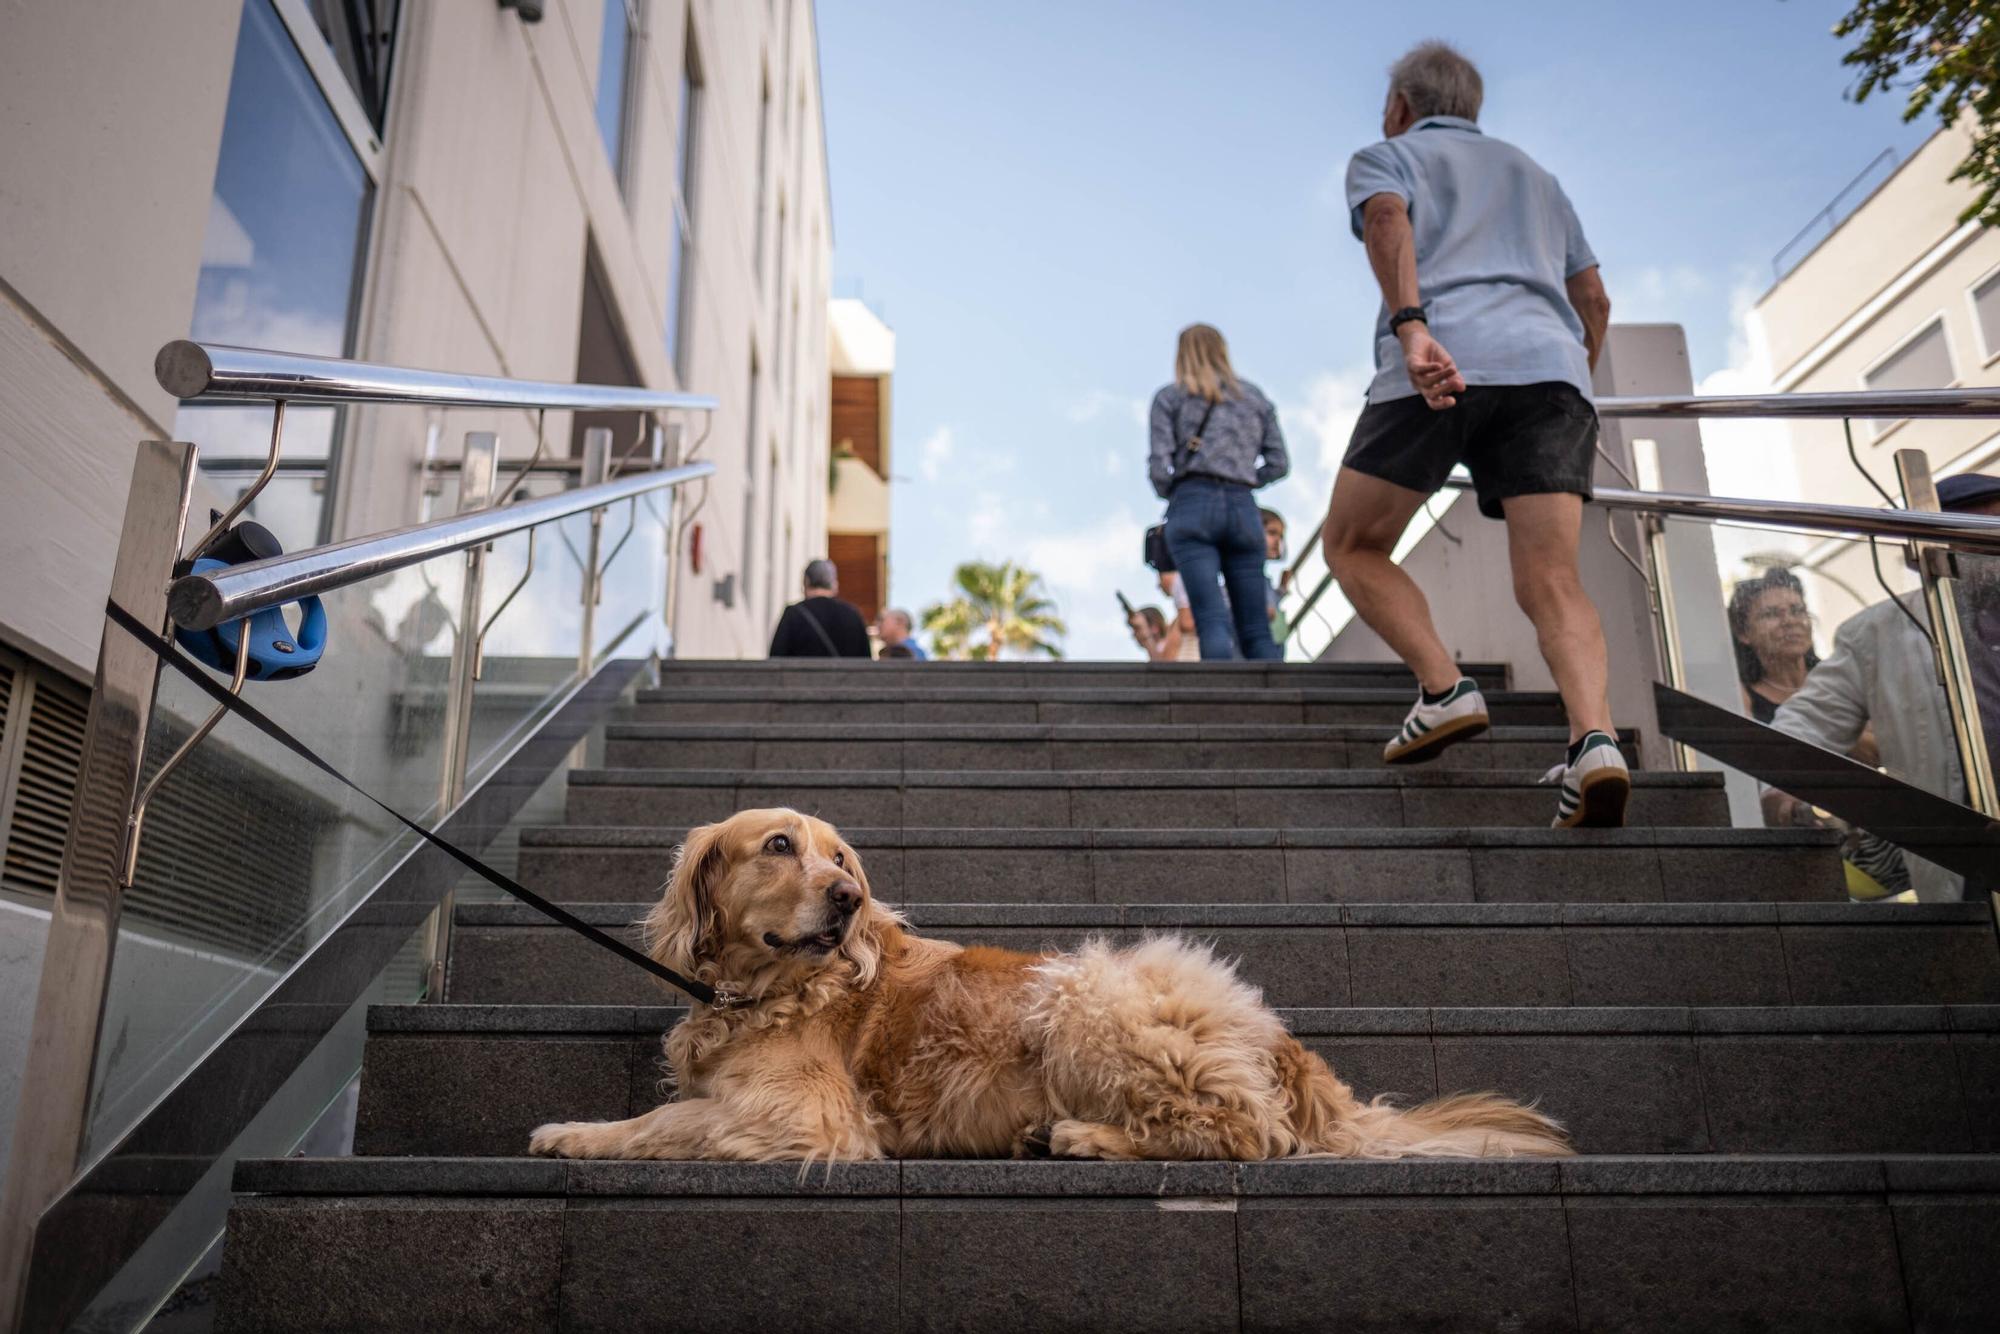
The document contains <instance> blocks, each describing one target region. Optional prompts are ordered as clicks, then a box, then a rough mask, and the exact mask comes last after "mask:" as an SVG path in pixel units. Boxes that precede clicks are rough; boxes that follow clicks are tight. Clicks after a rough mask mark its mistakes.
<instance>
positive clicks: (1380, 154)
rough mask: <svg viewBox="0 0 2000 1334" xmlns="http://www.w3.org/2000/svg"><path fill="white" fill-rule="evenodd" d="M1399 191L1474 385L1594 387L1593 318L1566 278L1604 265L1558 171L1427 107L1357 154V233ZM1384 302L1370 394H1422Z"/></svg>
mask: <svg viewBox="0 0 2000 1334" xmlns="http://www.w3.org/2000/svg"><path fill="white" fill-rule="evenodd" d="M1379 194H1392V195H1398V196H1401V198H1402V199H1403V202H1404V203H1405V204H1407V205H1408V206H1409V210H1410V228H1411V230H1412V231H1413V232H1414V233H1415V234H1416V243H1417V290H1418V291H1419V293H1420V294H1421V295H1422V298H1423V303H1424V306H1425V307H1426V309H1427V311H1428V313H1429V316H1430V327H1431V333H1432V334H1433V335H1435V336H1436V338H1437V340H1438V342H1440V343H1442V344H1444V348H1445V351H1447V352H1449V353H1451V356H1452V360H1454V361H1456V362H1457V363H1458V369H1459V371H1460V372H1461V373H1462V374H1463V375H1464V376H1465V382H1466V383H1467V384H1469V385H1470V384H1539V383H1542V382H1544V381H1550V380H1560V381H1564V382H1566V383H1568V384H1573V385H1575V386H1576V388H1577V390H1578V391H1579V392H1580V393H1582V395H1583V396H1584V397H1585V398H1589V397H1590V357H1589V354H1588V353H1587V352H1586V351H1585V349H1584V343H1583V321H1582V320H1581V319H1579V318H1578V317H1577V313H1576V310H1575V309H1574V308H1573V307H1572V306H1571V305H1570V304H1569V295H1568V293H1567V291H1566V290H1565V288H1564V282H1565V280H1567V279H1568V278H1570V277H1572V276H1573V275H1575V274H1578V273H1581V272H1582V271H1583V270H1585V269H1587V268H1590V267H1591V266H1592V265H1594V264H1596V263H1597V257H1596V256H1595V255H1593V254H1592V253H1591V252H1590V245H1589V243H1588V242H1586V241H1585V240H1584V239H1583V225H1582V224H1581V223H1579V222H1578V221H1577V220H1576V210H1575V209H1574V208H1572V207H1571V206H1570V202H1569V197H1568V196H1567V195H1565V194H1564V193H1563V191H1562V186H1560V185H1558V184H1556V178H1555V177H1553V176H1551V175H1549V173H1548V172H1546V171H1544V170H1542V168H1540V167H1539V166H1537V165H1536V164H1535V161H1534V159H1532V158H1530V157H1529V156H1528V155H1527V154H1526V153H1523V152H1522V151H1521V150H1520V149H1518V148H1516V147H1514V145H1512V144H1510V143H1507V142H1505V141H1503V140H1500V139H1494V138H1491V137H1489V136H1487V135H1486V134H1484V133H1482V132H1481V131H1480V129H1479V127H1478V126H1477V125H1475V124H1473V123H1472V122H1471V121H1469V120H1466V119H1464V118H1462V117H1459V116H1426V117H1424V118H1423V119H1422V120H1420V121H1418V122H1417V123H1416V124H1414V125H1412V126H1411V127H1410V128H1409V129H1408V130H1406V131H1404V132H1403V133H1402V134H1399V135H1397V136H1396V137H1395V138H1393V139H1385V140H1383V141H1382V142H1381V143H1379V144H1370V145H1369V146H1368V147H1366V148H1364V149H1362V150H1361V151H1360V152H1358V153H1356V154H1355V155H1354V157H1353V159H1352V160H1350V161H1349V162H1348V164H1347V207H1348V211H1349V214H1350V218H1351V221H1352V223H1353V227H1354V235H1355V236H1356V237H1359V236H1360V235H1361V234H1362V233H1361V206H1362V205H1363V204H1366V203H1367V202H1368V201H1369V200H1370V199H1372V198H1373V197H1374V196H1376V195H1379ZM1389 313H1390V312H1389V309H1388V307H1387V306H1386V305H1385V306H1384V307H1383V308H1382V310H1381V312H1380V314H1379V315H1378V316H1377V317H1376V320H1375V379H1374V380H1373V381H1372V382H1371V383H1370V384H1369V386H1368V401H1369V402H1370V403H1381V402H1384V401H1386V400H1388V399H1393V398H1406V397H1408V396H1409V395H1411V394H1414V393H1416V392H1417V391H1416V388H1415V387H1414V386H1413V385H1411V383H1410V377H1409V374H1408V373H1407V372H1406V371H1405V370H1404V368H1403V348H1402V344H1401V343H1399V342H1398V341H1397V340H1396V336H1395V335H1394V334H1392V333H1390V332H1389Z"/></svg>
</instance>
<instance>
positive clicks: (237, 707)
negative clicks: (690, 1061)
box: [104, 602, 746, 1009]
mask: <svg viewBox="0 0 2000 1334" xmlns="http://www.w3.org/2000/svg"><path fill="white" fill-rule="evenodd" d="M104 614H105V615H106V616H108V617H110V618H111V620H112V621H113V622H114V623H115V624H117V626H118V627H119V628H120V629H122V630H123V631H125V633H126V634H128V635H131V636H132V637H133V638H134V639H136V640H138V641H139V642H140V643H141V644H144V645H145V646H146V647H147V648H149V649H151V650H152V651H153V655H154V656H155V657H157V658H159V660H160V661H161V662H164V663H165V664H167V666H169V667H171V668H173V669H174V670H175V671H177V672H179V673H180V674H181V675H182V676H185V677H186V678H187V679H188V680H190V681H192V682H194V684H195V685H196V686H197V687H199V688H200V689H201V691H202V692H203V693H204V694H206V695H207V696H208V697H209V698H210V699H212V700H214V701H215V702H216V703H217V704H220V705H221V706H222V707H223V708H225V709H227V710H229V711H230V712H231V713H233V714H235V715H236V716H237V717H239V718H241V719H242V720H243V721H244V722H246V723H249V724H250V725H251V726H252V727H254V728H256V729H257V730H258V731H260V732H262V733H263V734H264V735H265V736H267V737H270V738H271V740H273V741H275V742H277V743H278V744H279V745H281V746H283V747H284V748H285V749H286V750H289V751H291V752H292V753H293V754H294V755H297V756H298V757H299V758H300V759H302V760H304V761H305V762H306V763H307V764H310V765H311V766H313V768H315V769H318V770H319V771H320V772H321V773H323V774H325V775H326V776H327V777H329V778H331V779H333V780H334V781H335V782H337V783H339V784H341V785H342V786H344V787H346V788H347V789H348V790H349V791H351V792H353V793H354V794H355V795H357V796H359V797H362V798H365V799H366V800H368V801H371V802H373V803H374V804H375V805H377V806H380V807H381V808H382V809H383V810H384V811H386V812H387V813H388V814H389V817H390V818H391V819H393V820H396V821H397V822H398V823H400V824H401V825H402V826H403V827H404V828H405V829H408V830H411V831H412V832H414V833H415V834H416V835H417V836H418V837H419V838H421V839H423V840H424V841H425V842H426V843H429V844H430V845H431V846H432V847H434V848H436V849H438V850H439V851H440V852H442V853H444V854H445V855H446V856H448V857H450V858H451V859H452V860H453V861H456V862H457V863H459V865H461V866H463V867H465V869H466V870H468V871H471V872H472V873H473V874H475V875H477V876H479V877H480V878H481V879H482V880H485V881H486V882H487V883H488V884H490V885H493V886H494V887H495V888H498V889H502V890H505V891H506V892H507V893H509V894H512V895H513V896H514V897H515V898H517V899H519V900H520V901H521V902H523V903H525V904H527V905H528V906H529V907H530V908H533V909H534V910H535V911H536V912H538V913H540V914H542V915H543V916H544V917H547V918H549V919H550V920H551V921H554V922H557V923H559V924H560V925H563V926H566V927H568V928H569V929H570V930H572V931H574V932H576V933H577V934H578V935H580V936H582V937H583V938H584V939H586V940H588V941H590V942H591V943H592V944H594V945H597V946H600V947H601V948H603V949H607V950H610V951H611V952H612V953H613V954H616V955H617V956H618V957H619V958H621V959H624V960H625V961H626V962H627V963H631V964H636V965H637V966H638V967H640V968H643V969H645V970H646V971H647V972H649V973H651V974H652V975H653V976H654V977H657V978H659V979H660V980H661V981H662V982H665V983H667V984H668V985H670V986H673V987H677V988H679V989H680V990H682V991H685V992H686V993H687V994H688V995H690V996H692V997H694V998H695V999H696V1000H698V1001H700V1002H701V1003H702V1004H704V1005H715V1006H719V1007H721V1008H724V1009H728V1008H733V1007H735V1006H739V1005H742V1004H745V1003H746V1001H745V999H744V998H741V997H739V996H737V995H736V994H735V993H734V992H729V993H726V994H723V995H718V994H717V993H716V990H715V988H714V987H711V986H709V985H708V984H707V983H706V982H697V981H695V980H694V979H693V978H691V977H682V976H681V975H680V974H679V973H677V972H675V971H674V970H673V969H671V968H669V967H667V966H666V965H665V964H662V963H660V962H659V961H658V960H656V959H650V958H647V957H646V956H645V955H644V954H641V953H640V952H639V951H638V950H635V949H633V948H632V947H631V946H630V945H628V944H626V943H625V942H624V941H622V940H620V939H618V937H616V936H614V935H611V934H610V933H609V932H605V931H600V930H598V929H597V928H596V927H594V926H592V925H591V924H590V923H588V922H586V921H584V920H583V919H582V918H580V917H578V916H577V915H576V914H575V913H572V912H570V911H568V910H567V909H565V908H562V907H560V906H559V905H557V904H554V903H551V902H549V901H548V900H547V899H545V898H543V897H542V896H541V895H539V894H537V893H535V891H534V890H532V889H529V888H528V887H527V886H526V885H523V884H521V883H520V882H519V881H516V880H513V879H511V878H510V877H508V876H504V875H502V874H501V873H500V872H498V871H496V870H494V869H493V868H492V867H490V866H488V865H487V864H486V863H485V862H483V861H480V860H479V858H477V857H475V856H473V855H472V854H471V853H469V852H467V851H465V850H464V849H463V848H461V847H459V846H457V845H456V844H454V843H452V842H451V841H450V840H448V839H444V838H440V837H438V836H437V835H436V834H434V833H432V832H431V831H430V830H428V829H426V828H424V827H423V826H422V825H420V824H418V823H417V822H416V821H415V820H412V819H411V818H410V817H409V816H407V815H404V814H403V813H402V812H401V811H399V810H397V809H396V808H395V807H394V806H391V805H390V804H389V803H388V802H386V801H384V800H382V799H381V798H380V797H378V796H376V795H375V794H374V793H372V792H370V791H368V790H367V789H366V788H364V787H362V786H361V785H360V784H359V783H357V782H355V781H354V780H353V779H352V778H349V777H348V776H347V775H346V774H344V773H342V772H341V771H340V770H338V769H336V768H334V767H333V766H332V765H331V764H329V763H327V762H326V761H325V760H323V759H321V758H320V757H319V755H318V754H317V753H315V752H314V750H313V748H312V747H311V746H308V745H307V744H306V743H305V742H303V741H301V740H299V739H298V738H297V737H295V736H293V735H292V734H291V733H290V732H287V731H286V730H285V729H284V728H282V727H280V726H279V725H278V724H277V723H275V722H273V721H272V720H271V719H270V718H268V717H266V716H265V715H264V713H263V712H262V711H261V710H259V709H258V708H257V706H256V705H254V704H252V703H250V702H249V701H248V700H246V699H244V698H243V697H242V696H241V695H232V694H230V693H229V691H228V689H227V688H225V687H224V686H222V685H221V684H219V683H218V682H217V681H216V680H215V679H214V678H213V677H211V676H210V675H209V674H208V673H207V672H205V671H203V670H202V669H201V667H200V666H198V665H197V664H196V663H194V662H193V661H191V660H190V659H189V658H188V657H187V656H186V655H184V654H183V653H182V652H181V651H180V650H179V649H177V648H175V647H174V646H173V645H172V644H170V643H168V642H167V641H166V640H164V639H162V638H161V637H160V636H159V635H156V634H154V633H153V632H152V631H151V630H149V629H147V628H146V627H145V626H143V625H141V624H139V622H138V620H137V619H135V618H134V617H133V615H132V613H130V612H128V611H126V610H125V609H124V608H123V607H121V606H119V605H118V604H117V603H116V602H106V603H105V604H104Z"/></svg>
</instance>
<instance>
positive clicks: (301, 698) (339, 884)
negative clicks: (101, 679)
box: [89, 555, 464, 1149]
mask: <svg viewBox="0 0 2000 1334" xmlns="http://www.w3.org/2000/svg"><path fill="white" fill-rule="evenodd" d="M463 570H464V557H462V556H456V555H454V556H447V557H440V558H438V559H437V560H434V561H430V562H427V563H426V564H423V565H419V566H414V567H412V568H410V569H406V570H400V571H397V572H396V573H394V574H390V575H385V576H382V577H380V578H377V579H373V580H369V581H367V582H365V583H361V584H356V585H354V586H352V587H349V588H344V589H340V590H338V591H337V592H334V593H330V594H328V595H326V596H325V599H324V601H325V605H326V610H327V614H328V616H329V618H330V620H331V622H332V629H331V633H330V636H329V642H330V647H329V650H328V653H327V655H326V658H325V659H324V661H323V662H322V663H321V664H320V666H319V668H318V670H316V671H315V672H313V673H312V674H311V675H310V676H304V677H300V678H299V679H298V680H296V681H288V682H277V683H272V684H266V685H252V686H249V687H247V688H246V690H247V694H248V697H249V698H250V700H251V702H252V703H254V704H255V705H257V707H258V708H260V709H262V710H264V711H265V712H266V713H268V714H270V715H271V716H272V717H273V718H275V719H276V720H277V722H278V723H279V724H280V725H281V726H283V727H285V728H286V729H287V730H289V731H290V732H292V733H293V734H294V735H295V736H297V737H299V738H300V739H301V740H303V741H304V742H306V744H307V745H309V746H312V747H313V748H314V749H315V750H317V751H319V753H320V754H322V755H324V756H325V757H326V758H327V759H328V760H329V761H330V762H331V763H333V764H334V765H335V766H336V767H338V768H339V769H341V770H342V771H343V772H345V773H347V774H349V775H351V776H352V777H353V778H354V780H355V781H356V782H358V783H360V784H361V785H362V786H363V787H364V788H365V789H367V790H368V791H370V792H373V793H375V794H376V795H378V796H380V797H381V798H382V799H383V800H384V801H387V802H389V803H390V804H391V805H393V806H395V807H396V808H397V809H399V810H401V811H403V812H404V813H405V814H407V815H410V816H411V817H412V818H414V819H419V820H423V819H427V818H431V817H433V816H434V814H435V809H436V804H437V801H438V799H439V796H440V774H441V765H440V757H441V753H442V742H441V739H442V734H443V720H444V692H445V684H446V681H447V678H448V676H449V669H450V662H451V653H452V645H453V635H454V633H455V626H454V624H453V618H454V617H455V616H456V614H457V608H458V605H459V600H460V588H461V581H462V578H463ZM209 708H210V703H209V700H208V698H207V696H205V695H202V694H200V693H199V692H197V691H196V690H195V689H194V687H193V686H192V685H190V684H189V683H187V682H185V681H183V680H181V679H180V678H179V677H178V676H177V675H174V674H172V673H165V674H163V675H162V677H161V681H160V688H159V697H158V707H157V708H156V710H155V713H154V724H153V727H152V729H151V731H150V733H149V735H148V737H147V742H146V765H147V769H148V772H150V771H151V769H152V767H153V766H156V765H158V764H159V763H160V762H161V761H162V760H163V759H164V758H165V757H166V756H167V755H168V754H170V753H171V752H172V751H173V750H174V749H175V748H176V747H177V746H178V745H179V744H180V742H181V740H182V739H183V738H185V737H186V736H187V734H188V732H189V731H190V730H191V729H192V727H193V726H194V725H195V724H196V723H198V722H199V721H200V720H201V719H202V718H204V717H206V716H207V714H208V711H209ZM412 838H413V836H412V835H409V834H407V833H405V832H403V831H402V830H401V828H400V826H396V825H394V824H393V823H392V822H391V821H390V820H389V818H388V817H387V816H386V815H384V814H382V812H380V811H379V810H377V809H376V808H375V807H373V806H371V805H368V804H367V803H365V802H362V801H360V800H359V799H358V798H355V797H352V796H351V795H349V794H347V793H346V792H345V791H344V789H341V788H339V787H337V786H336V785H334V784H333V783H332V782H331V781H330V780H328V779H327V778H326V777H325V776H324V775H322V774H321V773H319V772H318V771H317V770H316V769H312V768H310V767H309V766H307V765H306V764H305V763H304V762H303V761H302V760H300V759H299V758H298V757H296V756H294V755H292V754H291V753H290V752H289V751H287V750H284V749H283V748H281V747H279V746H278V745H277V744H276V743H274V742H272V741H270V740H268V739H267V738H265V737H263V736H262V735H261V734H259V733H258V732H256V731H255V730H254V729H252V728H250V727H249V726H248V725H247V724H245V723H243V722H241V721H240V720H237V719H235V718H226V719H224V720H223V722H222V723H221V724H220V725H219V726H218V727H217V728H216V730H215V731H214V732H213V733H212V734H211V735H210V736H209V737H208V738H207V740H205V741H204V742H203V743H202V744H201V745H200V746H199V747H197V748H196V749H195V750H194V751H193V752H192V753H191V755H190V757H189V759H188V760H187V762H186V763H185V764H183V765H182V766H181V767H180V768H178V769H176V770H175V771H174V772H173V773H172V774H171V775H169V776H168V778H167V780H166V781H165V782H164V783H163V784H162V785H161V787H160V789H159V792H158V794H157V795H156V796H155V798H154V800H153V804H152V806H151V808H150V810H149V813H148V816H147V820H146V836H145V840H144V842H143V843H142V844H141V846H140V856H139V867H138V874H137V876H136V878H135V882H134V884H133V887H132V889H131V890H130V891H129V892H128V893H127V894H126V896H125V901H124V908H123V912H122V915H121V917H120V920H119V927H118V934H119V938H118V944H117V947H116V948H115V949H114V951H113V953H112V971H111V978H110V981H109V984H108V986H107V989H106V997H105V1013H104V1021H103V1038H102V1041H101V1043H100V1045H99V1064H98V1072H97V1076H96V1080H95V1084H94V1087H93V1100H94V1105H93V1108H92V1120H91V1127H90V1135H89V1141H90V1144H91V1146H92V1148H93V1149H97V1148H101V1147H103V1146H106V1145H108V1144H109V1143H111V1142H113V1141H114V1140H115V1139H116V1138H117V1136H118V1135H119V1134H121V1133H122V1132H123V1131H124V1130H125V1129H126V1128H127V1127H129V1126H130V1125H131V1124H132V1123H133V1122H134V1121H135V1120H136V1119H137V1118H138V1117H139V1116H140V1115H141V1114H142V1113H143V1112H144V1111H145V1109H146V1108H147V1107H148V1106H150V1105H151V1104H152V1103H153V1102H154V1100H155V1099H157V1098H158V1097H159V1096H160V1094H161V1093H163V1092H164V1091H165V1090H166V1089H167V1088H169V1087H171V1086H172V1085H173V1083H174V1082H175V1081H176V1080H178V1079H179V1078H180V1076H181V1075H182V1074H183V1073H185V1071H186V1070H187V1069H188V1068H189V1067H190V1066H192V1065H193V1063H194V1061H195V1060H196V1059H197V1058H198V1057H199V1056H200V1054H201V1053H202V1052H204V1051H206V1050H207V1049H208V1048H209V1046H210V1045H212V1044H213V1042H214V1041H215V1040H216V1039H217V1038H218V1037H220V1036H221V1035H223V1034H224V1033H226V1032H228V1031H229V1030H230V1029H231V1028H232V1027H233V1026H234V1025H235V1023H236V1022H237V1021H238V1020H239V1019H240V1018H241V1017H242V1016H243V1015H244V1014H246V1013H247V1012H248V1011H249V1010H250V1008H251V1007H252V1006H254V1005H255V1004H256V1003H257V1002H258V1001H259V1000H261V999H263V997H264V996H265V995H266V994H267V993H268V992H269V991H270V989H271V987H272V986H274V985H275V984H276V983H277V981H278V979H279V978H280V977H281V976H282V975H283V974H284V972H285V971H286V969H287V968H289V967H290V966H291V965H292V964H293V963H294V962H295V961H297V960H298V959H299V958H300V957H302V956H303V955H304V954H305V953H306V952H307V951H309V950H310V949H311V948H312V947H313V946H314V945H315V944H316V943H318V941H320V940H321V939H322V938H324V937H325V935H326V934H327V932H328V931H330V930H331V929H332V928H333V927H334V926H335V925H337V924H338V923H339V922H340V921H341V919H342V918H343V917H344V916H345V915H346V913H347V912H348V911H349V910H350V909H351V908H352V907H353V905H354V904H355V902H356V901H357V900H358V899H359V898H360V897H361V896H363V895H365V894H366V893H367V892H368V891H369V890H370V889H371V888H372V887H373V886H374V885H375V884H377V883H378V882H379V881H380V880H381V879H382V877H383V876H384V875H385V874H386V873H387V871H388V869H389V867H390V866H392V865H393V864H394V862H395V860H396V859H397V858H398V857H400V856H401V855H402V853H403V852H404V851H406V850H407V849H408V848H409V846H410V845H411V840H412Z"/></svg>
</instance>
